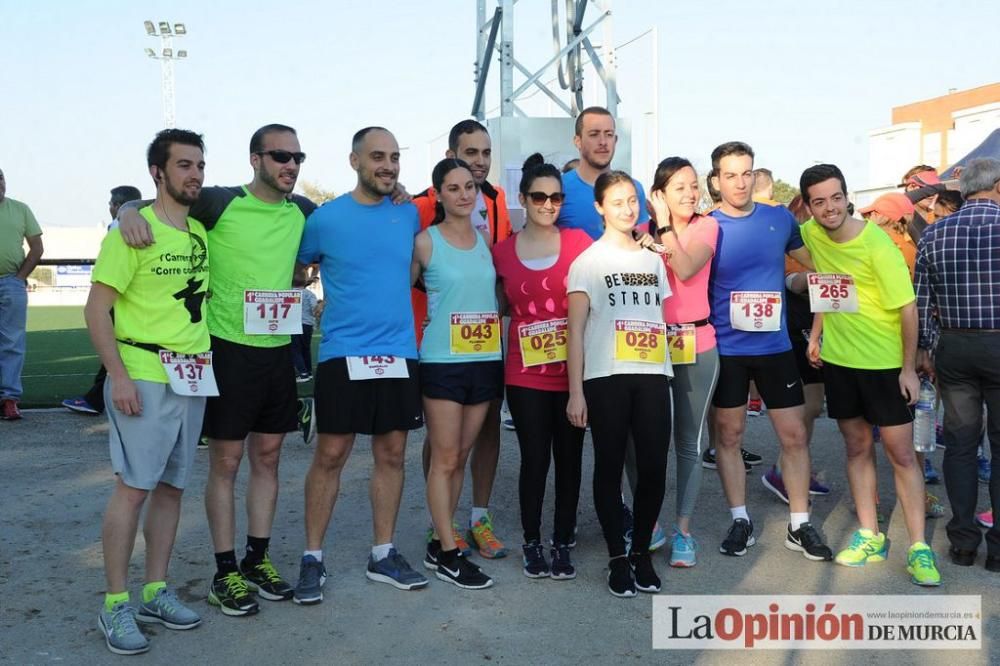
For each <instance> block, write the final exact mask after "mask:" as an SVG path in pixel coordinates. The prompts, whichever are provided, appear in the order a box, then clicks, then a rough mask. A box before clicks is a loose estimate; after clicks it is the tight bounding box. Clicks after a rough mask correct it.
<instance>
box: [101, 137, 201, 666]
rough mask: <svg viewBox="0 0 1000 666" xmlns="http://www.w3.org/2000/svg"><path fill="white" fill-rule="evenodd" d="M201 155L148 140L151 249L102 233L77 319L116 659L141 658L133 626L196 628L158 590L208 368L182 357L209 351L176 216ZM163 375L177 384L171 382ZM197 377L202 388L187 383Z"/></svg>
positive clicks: (190, 616) (187, 200)
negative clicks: (101, 501) (137, 591)
mask: <svg viewBox="0 0 1000 666" xmlns="http://www.w3.org/2000/svg"><path fill="white" fill-rule="evenodd" d="M203 154H204V144H203V143H202V139H201V136H200V135H198V134H195V133H193V132H188V131H186V130H177V129H168V130H163V131H162V132H160V133H159V134H157V135H156V138H155V139H154V140H153V142H152V144H150V146H149V151H148V155H147V162H148V163H149V173H150V175H151V176H153V180H154V181H155V182H156V200H155V201H154V202H153V204H152V205H151V206H147V207H145V208H142V209H141V210H140V211H139V213H140V214H141V215H142V217H143V218H144V219H145V220H146V221H147V222H148V223H149V224H150V225H151V226H152V227H153V228H155V229H156V233H157V235H158V238H159V243H158V245H157V246H156V248H149V249H133V248H130V247H128V246H127V245H126V244H125V242H124V241H123V240H122V237H121V233H120V232H119V230H118V229H112V230H111V231H109V232H108V235H107V236H106V237H105V239H104V242H103V243H102V245H101V252H100V254H99V255H98V258H97V262H96V264H95V266H94V271H93V274H92V277H91V280H92V281H93V286H92V287H91V290H90V297H89V298H88V299H87V305H86V308H85V310H84V313H85V315H86V319H87V328H88V329H90V337H91V339H92V340H93V343H94V347H95V348H96V349H97V353H98V355H99V356H100V358H101V362H102V363H103V364H104V367H106V368H107V371H108V380H107V382H106V384H105V388H104V391H105V397H106V403H107V410H106V411H107V414H108V420H109V421H110V422H111V428H110V429H109V433H110V434H109V438H110V449H111V462H112V467H113V468H114V471H115V474H116V475H117V477H118V478H117V480H116V481H115V489H114V492H113V493H112V495H111V499H110V500H109V501H108V507H107V510H106V512H105V514H104V526H103V530H102V541H103V546H104V573H105V576H106V579H107V591H106V593H105V596H104V607H103V608H102V610H101V613H100V615H99V617H98V625H99V626H100V628H101V630H102V632H103V634H104V640H105V643H106V644H107V646H108V649H109V650H111V651H112V652H114V653H116V654H138V653H140V652H145V651H146V650H148V649H149V643H148V641H147V640H146V638H145V636H143V635H142V632H140V631H139V629H138V627H137V626H136V620H138V621H140V622H149V623H158V624H163V625H165V626H166V627H167V628H169V629H193V628H194V627H197V626H198V625H199V624H201V618H200V617H199V616H198V614H197V613H196V612H194V611H193V610H191V609H190V608H187V607H186V606H184V604H182V603H181V601H180V600H179V599H178V598H177V596H176V595H175V594H174V592H173V591H172V590H171V589H170V588H168V587H167V584H166V574H167V563H168V562H169V560H170V552H171V550H172V549H173V544H174V538H175V537H176V534H177V523H178V521H179V519H180V508H181V494H182V493H183V491H184V486H185V484H186V483H187V480H188V477H189V476H190V472H191V467H192V465H193V464H194V457H195V451H196V448H197V444H198V437H199V435H200V434H201V425H202V418H203V416H204V412H205V398H204V397H203V396H204V393H210V392H211V388H209V384H210V382H209V381H208V379H207V378H208V377H210V375H211V363H210V357H204V356H203V357H202V358H201V361H208V363H207V366H206V365H203V366H199V364H198V359H197V358H196V357H192V356H188V355H197V354H204V353H205V352H207V351H208V348H209V344H210V343H209V336H208V326H207V325H206V323H205V295H206V294H207V292H208V265H209V262H208V254H207V250H206V248H207V243H206V234H205V228H204V227H203V226H202V225H201V223H200V222H198V221H197V220H195V219H192V218H190V217H188V210H189V207H190V206H191V204H193V203H194V202H195V201H196V200H197V198H198V195H199V193H200V192H201V184H202V181H203V180H204V178H205V160H204V157H203ZM112 307H114V310H115V319H114V321H112V319H111V308H112ZM178 355H180V356H178ZM175 372H178V373H180V376H181V377H182V378H185V379H187V380H189V381H181V382H179V383H176V382H174V381H172V379H171V377H170V375H171V374H173V373H175ZM168 373H169V374H168ZM188 373H190V376H188ZM203 373H204V377H205V381H204V382H202V381H200V379H199V380H196V377H199V378H200V377H201V376H202V375H203ZM199 391H201V393H199ZM147 498H148V499H149V509H148V510H147V512H146V522H145V525H144V527H143V533H144V535H145V540H146V584H145V586H144V587H143V589H142V600H141V602H140V603H139V605H138V609H136V608H135V607H133V606H131V605H130V604H129V594H128V585H127V581H128V565H129V559H130V558H131V555H132V549H133V547H134V545H135V535H136V531H137V529H138V524H139V516H140V513H141V512H142V507H143V504H145V502H146V499H147Z"/></svg>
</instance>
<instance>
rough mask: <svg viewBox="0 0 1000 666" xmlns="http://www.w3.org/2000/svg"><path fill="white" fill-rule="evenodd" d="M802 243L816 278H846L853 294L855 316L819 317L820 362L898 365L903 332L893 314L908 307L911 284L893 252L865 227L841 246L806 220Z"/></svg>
mask: <svg viewBox="0 0 1000 666" xmlns="http://www.w3.org/2000/svg"><path fill="white" fill-rule="evenodd" d="M801 233H802V240H803V241H804V242H805V244H806V247H808V248H809V253H810V254H812V258H813V263H814V264H815V265H816V270H817V272H820V273H846V274H848V275H851V276H852V277H853V278H854V284H855V287H856V288H857V292H858V311H857V312H827V313H824V314H823V349H822V351H821V353H820V357H821V358H822V359H823V360H824V361H829V362H830V363H835V364H837V365H842V366H844V367H848V368H858V369H862V370H890V369H894V368H901V367H902V366H903V330H902V327H901V323H900V322H901V317H900V313H899V310H900V308H902V307H903V306H904V305H907V304H908V303H912V302H913V300H914V298H915V296H914V294H913V283H911V282H910V271H909V269H908V268H907V267H906V261H904V259H903V255H902V254H901V253H900V251H899V248H897V247H896V246H895V244H893V242H892V239H890V238H889V237H888V236H887V235H886V234H885V232H883V231H882V230H881V229H879V228H878V227H877V226H875V225H874V224H872V223H871V222H866V223H865V228H864V229H863V230H862V231H861V233H860V234H858V235H857V236H856V237H855V238H853V239H851V240H849V241H847V242H846V243H836V242H834V241H832V240H830V237H829V236H828V235H827V233H826V231H825V230H824V229H823V228H822V227H821V226H820V225H819V224H818V223H817V222H816V221H815V220H809V221H808V222H806V223H805V224H803V225H802V227H801Z"/></svg>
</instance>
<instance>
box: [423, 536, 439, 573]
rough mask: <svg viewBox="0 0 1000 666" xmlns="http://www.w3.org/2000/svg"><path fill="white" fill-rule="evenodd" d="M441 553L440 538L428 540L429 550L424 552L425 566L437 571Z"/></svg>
mask: <svg viewBox="0 0 1000 666" xmlns="http://www.w3.org/2000/svg"><path fill="white" fill-rule="evenodd" d="M439 555H441V542H440V541H439V540H438V539H432V540H430V541H428V542H427V551H426V552H425V553H424V568H425V569H428V570H430V571H437V568H438V556H439Z"/></svg>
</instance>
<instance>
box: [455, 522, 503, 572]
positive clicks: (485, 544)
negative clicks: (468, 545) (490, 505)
mask: <svg viewBox="0 0 1000 666" xmlns="http://www.w3.org/2000/svg"><path fill="white" fill-rule="evenodd" d="M469 540H470V541H472V542H475V544H476V547H477V548H479V554H480V555H482V556H483V557H485V558H486V559H489V560H494V559H497V558H500V557H506V556H507V547H506V546H505V545H503V542H501V541H500V539H498V538H497V535H496V534H494V533H493V519H492V518H490V514H489V513H487V514H486V515H485V516H483V517H482V518H480V519H479V520H477V521H476V522H475V524H474V525H473V526H472V527H471V528H470V529H469ZM455 545H456V546H458V549H459V550H462V547H461V546H459V545H458V542H457V541H456V543H455Z"/></svg>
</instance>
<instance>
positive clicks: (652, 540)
mask: <svg viewBox="0 0 1000 666" xmlns="http://www.w3.org/2000/svg"><path fill="white" fill-rule="evenodd" d="M666 545H667V533H666V532H664V531H663V528H662V527H660V523H656V524H655V525H653V534H652V535H650V537H649V552H651V553H652V552H653V551H654V550H659V549H660V548H663V547H664V546H666Z"/></svg>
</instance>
